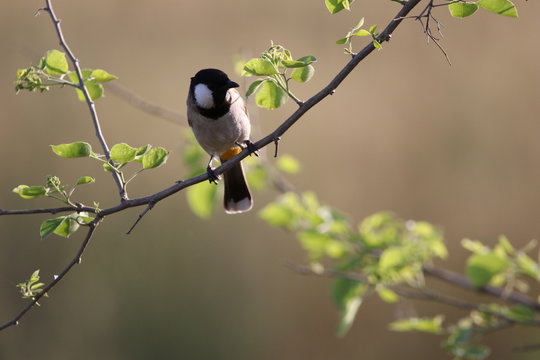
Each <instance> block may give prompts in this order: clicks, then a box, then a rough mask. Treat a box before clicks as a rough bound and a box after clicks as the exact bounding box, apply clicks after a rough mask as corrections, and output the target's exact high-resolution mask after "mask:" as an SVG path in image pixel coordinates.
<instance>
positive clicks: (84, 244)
mask: <svg viewBox="0 0 540 360" xmlns="http://www.w3.org/2000/svg"><path fill="white" fill-rule="evenodd" d="M98 224H99V219H98V218H96V220H94V221H93V222H91V223H90V224H88V226H89V228H88V232H87V233H86V236H85V238H84V239H83V241H82V243H81V247H80V248H79V250H78V251H77V253H76V254H75V256H74V257H73V259H72V260H71V261H70V262H69V264H68V265H67V266H66V267H65V268H64V270H62V272H60V274H58V275H56V276H55V278H54V280H53V281H52V282H51V283H50V284H49V285H47V286H46V287H45V288H43V290H42V291H41V292H40V293H39V294H37V295H36V296H35V297H34V298H33V299H32V301H31V302H30V303H29V304H28V305H26V307H25V308H24V309H22V310H21V311H20V312H19V314H17V316H15V317H14V318H13V319H12V320H10V321H8V322H6V323H4V324H2V325H0V331H2V330H4V329H6V328H8V327H10V326H14V325H18V324H19V320H20V319H21V318H22V317H23V316H24V315H25V314H26V313H27V312H28V311H29V310H30V309H32V308H33V307H34V306H35V305H36V304H37V302H38V301H39V299H41V298H42V297H43V296H45V295H46V294H47V292H49V291H50V290H51V289H52V288H53V287H54V286H55V285H56V284H58V283H59V282H60V281H61V280H62V279H63V278H64V276H66V275H67V273H68V272H69V271H70V270H71V268H72V267H73V266H75V265H76V264H80V263H81V260H82V255H83V253H84V251H85V250H86V247H87V246H88V244H89V243H90V240H91V239H92V235H93V234H94V231H95V230H96V227H97V225H98Z"/></svg>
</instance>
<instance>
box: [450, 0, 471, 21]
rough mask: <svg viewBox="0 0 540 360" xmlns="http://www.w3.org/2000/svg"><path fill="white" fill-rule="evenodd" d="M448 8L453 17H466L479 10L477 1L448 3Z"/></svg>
mask: <svg viewBox="0 0 540 360" xmlns="http://www.w3.org/2000/svg"><path fill="white" fill-rule="evenodd" d="M448 10H450V14H451V15H452V16H453V17H457V18H464V17H467V16H471V15H472V14H474V13H475V12H476V10H478V5H477V4H476V3H467V2H456V3H452V4H450V5H448Z"/></svg>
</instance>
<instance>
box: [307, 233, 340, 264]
mask: <svg viewBox="0 0 540 360" xmlns="http://www.w3.org/2000/svg"><path fill="white" fill-rule="evenodd" d="M297 236H298V240H299V241H300V243H301V244H302V246H303V247H304V249H306V251H307V252H308V256H309V258H310V260H312V261H313V260H319V259H321V258H322V257H324V256H328V257H330V258H333V259H338V258H340V257H342V256H343V255H345V253H346V252H347V248H346V246H345V244H343V243H342V242H341V241H339V240H336V239H334V238H332V237H331V236H330V235H328V234H324V233H321V232H318V231H315V230H305V231H302V232H300V233H298V234H297Z"/></svg>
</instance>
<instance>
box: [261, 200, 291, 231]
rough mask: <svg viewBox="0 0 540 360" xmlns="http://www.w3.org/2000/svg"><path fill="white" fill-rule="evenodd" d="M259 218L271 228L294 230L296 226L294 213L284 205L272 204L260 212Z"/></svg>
mask: <svg viewBox="0 0 540 360" xmlns="http://www.w3.org/2000/svg"><path fill="white" fill-rule="evenodd" d="M259 216H260V217H261V218H262V219H263V220H264V221H266V222H267V223H268V224H270V226H275V227H283V228H292V227H293V225H294V220H295V218H294V213H293V212H292V211H291V209H289V208H288V207H287V206H285V205H284V204H278V203H270V204H268V205H266V206H265V207H264V208H263V209H262V210H261V211H260V212H259Z"/></svg>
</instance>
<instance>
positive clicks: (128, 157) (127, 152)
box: [111, 143, 139, 163]
mask: <svg viewBox="0 0 540 360" xmlns="http://www.w3.org/2000/svg"><path fill="white" fill-rule="evenodd" d="M138 151H139V149H136V148H134V147H131V146H129V145H128V144H126V143H120V144H115V145H114V146H113V147H112V148H111V160H112V161H116V162H119V163H127V162H130V161H133V160H135V156H137V152H138Z"/></svg>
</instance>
